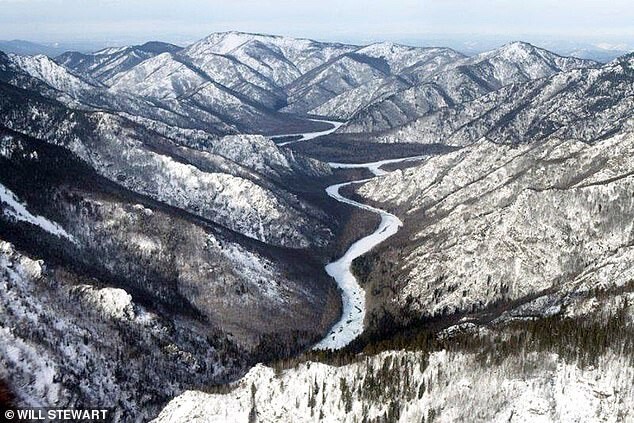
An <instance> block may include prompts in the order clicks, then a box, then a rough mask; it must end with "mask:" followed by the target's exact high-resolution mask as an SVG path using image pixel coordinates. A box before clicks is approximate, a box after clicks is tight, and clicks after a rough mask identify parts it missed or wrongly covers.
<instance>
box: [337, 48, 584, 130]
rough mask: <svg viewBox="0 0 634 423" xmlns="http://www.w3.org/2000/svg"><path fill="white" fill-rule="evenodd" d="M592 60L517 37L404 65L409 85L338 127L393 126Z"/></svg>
mask: <svg viewBox="0 0 634 423" xmlns="http://www.w3.org/2000/svg"><path fill="white" fill-rule="evenodd" d="M595 66H597V63H595V62H592V61H585V60H580V59H576V58H569V57H561V56H558V55H556V54H554V53H551V52H549V51H547V50H543V49H540V48H537V47H535V46H533V45H531V44H527V43H521V42H517V43H511V44H508V45H505V46H503V47H501V48H499V49H496V50H493V51H490V52H486V53H482V54H480V55H477V56H474V57H471V58H463V59H461V60H455V61H453V62H449V63H446V65H445V66H440V67H437V68H436V69H434V70H431V69H429V68H425V67H422V68H412V69H408V70H406V71H405V72H404V74H405V75H407V77H408V78H409V79H410V80H413V81H415V84H414V85H413V86H412V87H411V88H408V89H405V90H401V91H400V92H397V93H395V94H394V95H392V96H389V97H387V98H385V99H383V100H382V101H381V102H379V103H373V104H369V105H368V106H369V107H366V108H364V109H362V110H359V111H358V112H357V114H356V115H355V116H353V117H351V119H350V123H349V124H348V125H347V126H346V127H344V128H343V130H344V131H347V132H373V131H380V130H385V129H389V128H394V127H397V126H400V125H403V124H405V123H407V122H410V121H412V120H414V119H416V118H417V117H420V116H423V115H425V114H427V113H429V112H433V111H435V110H438V109H440V108H442V107H445V106H453V105H459V104H462V103H466V102H469V101H472V100H474V99H477V98H479V97H481V96H483V95H485V94H487V93H490V92H492V91H495V90H498V89H500V88H501V87H503V86H506V85H509V84H513V83H521V82H526V81H530V80H536V79H540V78H544V77H549V76H552V75H554V74H556V73H559V72H566V71H570V70H572V69H577V68H587V67H595ZM430 70H431V71H430Z"/></svg>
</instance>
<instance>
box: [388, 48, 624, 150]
mask: <svg viewBox="0 0 634 423" xmlns="http://www.w3.org/2000/svg"><path fill="white" fill-rule="evenodd" d="M633 81H634V58H633V57H632V55H629V56H624V57H622V58H619V59H617V60H615V61H614V62H611V63H609V64H607V65H604V66H603V67H601V68H598V69H578V70H573V71H569V72H563V73H561V74H558V75H555V76H554V77H552V78H547V79H540V80H536V81H531V82H528V83H524V84H518V85H511V86H508V87H505V88H503V89H501V90H498V91H496V92H493V93H491V94H489V95H487V96H484V97H482V98H480V99H478V100H476V101H473V102H471V103H468V104H464V105H458V106H456V107H450V108H445V109H442V110H440V111H438V112H436V113H433V114H430V115H428V116H424V117H422V118H420V119H418V120H416V121H415V122H412V123H411V124H408V125H406V126H404V127H402V128H398V129H396V130H393V131H389V132H387V133H386V134H384V135H381V136H380V137H379V140H380V141H382V142H395V141H397V140H405V139H407V140H408V141H409V142H422V143H436V142H439V141H440V142H443V143H445V144H450V145H466V144H469V143H472V142H473V141H475V140H477V139H479V138H481V137H485V136H486V137H487V138H489V139H491V140H493V141H495V142H499V143H521V142H524V141H527V140H531V139H541V138H544V137H547V136H549V135H551V134H555V133H556V134H557V135H558V136H560V137H569V138H577V139H581V140H584V141H587V142H592V141H595V140H598V139H600V138H601V137H603V136H606V135H609V134H610V133H611V132H613V131H617V130H618V129H619V128H620V127H621V126H623V125H624V124H625V122H627V120H628V119H629V118H630V117H631V110H632V101H633V99H632V96H633V94H634V89H633V88H632V82H633Z"/></svg>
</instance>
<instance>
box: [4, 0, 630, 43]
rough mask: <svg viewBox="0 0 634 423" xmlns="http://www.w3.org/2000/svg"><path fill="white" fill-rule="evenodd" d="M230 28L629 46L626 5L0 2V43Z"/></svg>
mask: <svg viewBox="0 0 634 423" xmlns="http://www.w3.org/2000/svg"><path fill="white" fill-rule="evenodd" d="M228 30H238V31H245V32H259V33H271V34H279V35H290V36H300V37H308V38H315V39H318V40H337V41H345V42H357V43H364V42H369V41H379V40H392V41H407V40H424V39H443V38H460V39H463V40H465V41H467V40H469V39H473V40H479V39H487V38H507V39H508V40H516V39H525V40H529V39H531V38H532V39H555V38H556V39H561V40H564V39H584V40H589V41H592V42H594V43H603V44H606V45H623V46H626V45H628V44H631V43H632V41H634V7H633V6H632V0H607V1H606V0H601V1H599V0H552V1H551V0H389V1H388V0H313V1H302V0H230V1H219V0H191V1H186V0H181V1H174V0H0V39H4V40H11V39H25V40H31V41H37V42H49V43H50V42H67V41H73V42H78V41H107V42H115V43H116V42H117V41H118V42H120V43H128V42H140V41H147V40H150V39H157V40H162V41H171V42H176V43H179V44H186V43H188V42H190V41H195V40H196V39H199V38H201V37H203V36H205V35H208V34H210V33H212V32H217V31H228Z"/></svg>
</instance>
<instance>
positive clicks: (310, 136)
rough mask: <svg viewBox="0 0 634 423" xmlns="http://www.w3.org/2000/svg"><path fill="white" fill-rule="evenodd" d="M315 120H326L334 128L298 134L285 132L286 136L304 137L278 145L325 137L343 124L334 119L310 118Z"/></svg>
mask: <svg viewBox="0 0 634 423" xmlns="http://www.w3.org/2000/svg"><path fill="white" fill-rule="evenodd" d="M310 120H312V121H313V122H326V123H330V124H332V125H333V126H332V128H330V129H326V130H325V131H317V132H305V133H298V134H284V135H283V136H284V137H296V136H301V137H302V138H300V139H298V140H295V141H287V142H282V143H279V144H278V145H279V146H280V147H283V146H285V145H289V144H295V143H296V142H301V141H309V140H313V139H315V138H318V137H323V136H324V135H330V134H332V133H333V132H335V131H336V130H337V129H339V127H340V126H341V125H343V122H337V121H334V120H325V119H310ZM278 136H282V135H278Z"/></svg>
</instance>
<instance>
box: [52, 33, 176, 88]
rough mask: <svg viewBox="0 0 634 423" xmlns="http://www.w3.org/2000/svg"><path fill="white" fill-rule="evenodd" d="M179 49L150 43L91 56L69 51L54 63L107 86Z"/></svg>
mask: <svg viewBox="0 0 634 423" xmlns="http://www.w3.org/2000/svg"><path fill="white" fill-rule="evenodd" d="M181 49H182V48H181V47H178V46H175V45H173V44H168V43H161V42H158V41H151V42H148V43H145V44H143V45H138V46H126V47H111V48H106V49H102V50H99V51H96V52H94V53H91V54H85V53H79V52H76V51H70V52H66V53H64V54H62V55H60V56H57V57H56V58H55V61H56V62H57V63H59V64H60V65H62V66H64V67H67V68H69V69H71V70H72V71H74V72H77V73H80V74H84V75H89V76H91V77H93V78H95V79H96V80H99V81H101V82H102V83H104V84H106V85H109V83H110V80H111V79H112V78H115V77H116V76H117V75H118V74H120V73H122V72H125V71H127V70H129V69H131V68H133V67H134V66H136V65H138V64H139V63H141V62H142V61H144V60H146V59H149V58H151V57H154V56H156V55H159V54H162V53H176V52H178V51H180V50H181Z"/></svg>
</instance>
